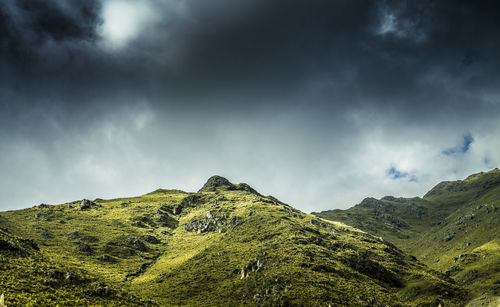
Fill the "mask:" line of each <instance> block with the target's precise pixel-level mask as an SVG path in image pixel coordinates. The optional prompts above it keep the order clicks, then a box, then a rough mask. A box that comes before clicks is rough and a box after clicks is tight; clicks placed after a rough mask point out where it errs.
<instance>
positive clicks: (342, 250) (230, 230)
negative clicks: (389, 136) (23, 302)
mask: <svg viewBox="0 0 500 307" xmlns="http://www.w3.org/2000/svg"><path fill="white" fill-rule="evenodd" d="M236 187H238V188H241V189H240V190H236V189H233V188H230V189H226V188H224V189H223V190H220V189H219V190H218V191H217V189H214V190H215V191H210V190H209V192H201V193H190V194H188V193H184V192H181V191H176V190H158V191H155V192H152V193H149V194H146V195H143V196H140V197H134V198H126V199H113V200H101V201H96V202H97V203H98V204H99V205H100V206H96V207H93V208H91V209H89V210H86V211H80V210H79V209H78V206H79V205H78V204H77V203H68V204H62V205H56V206H47V207H45V206H43V207H40V206H37V207H34V208H30V209H25V210H18V211H9V212H2V213H1V214H0V223H1V225H2V227H5V228H6V229H9V231H10V232H12V233H15V234H16V235H19V236H22V237H25V238H31V239H33V240H34V241H36V242H37V243H38V246H39V247H40V252H39V253H40V255H43V257H44V259H50V261H53V265H54V266H56V267H60V266H64V267H79V268H80V269H81V270H83V272H91V273H92V276H93V278H94V277H95V278H99V279H102V280H104V281H105V282H106V283H107V284H108V285H110V286H111V287H115V288H120V289H121V290H122V291H125V292H127V293H131V294H133V295H137V296H138V297H141V298H144V299H148V300H149V299H152V300H154V301H156V302H157V303H158V304H161V305H199V304H200V303H203V304H204V305H244V304H247V305H248V304H250V305H255V304H259V305H290V304H291V305H293V304H298V305H309V306H325V305H326V306H327V305H328V304H331V305H333V306H336V305H362V304H367V305H370V304H371V305H374V306H378V305H380V306H383V305H385V304H388V305H391V306H398V305H401V306H406V305H408V306H413V305H429V306H436V305H437V304H439V303H446V304H452V305H460V304H461V302H463V301H464V300H465V299H466V293H465V292H464V291H463V290H462V289H461V288H460V287H458V286H456V285H454V284H453V283H452V282H451V281H450V280H448V279H447V278H446V277H445V276H444V275H442V274H439V273H437V272H434V271H432V270H430V269H428V268H427V267H426V266H425V265H423V264H422V263H420V262H419V261H417V260H416V259H415V258H412V257H411V256H408V255H407V254H405V253H403V252H401V251H400V250H399V249H397V248H395V247H394V246H393V245H392V244H390V243H388V242H386V241H384V240H379V239H377V238H375V237H373V236H371V235H369V234H367V233H364V232H362V231H359V230H356V229H354V228H352V227H349V226H346V225H343V224H341V223H332V222H327V221H324V220H322V219H319V218H317V217H314V216H312V215H308V214H305V213H302V212H300V211H298V210H295V209H293V208H292V207H289V206H288V205H285V204H282V203H280V202H279V201H276V200H275V199H274V198H272V197H263V196H261V195H259V194H257V193H254V192H253V191H252V190H250V189H249V187H248V186H244V185H242V186H236ZM75 231H78V233H77V234H75V233H73V232H75ZM71 233H73V236H69V235H70V234H71ZM68 236H69V237H68ZM147 236H153V237H154V238H156V239H158V240H159V242H154V241H151V237H147ZM137 239H138V240H139V242H142V244H141V243H138V240H137ZM147 241H150V242H153V243H148V242H147ZM82 245H83V246H84V247H85V248H83V249H82ZM88 247H90V248H88ZM103 256H104V257H103ZM9 259H14V258H9ZM23 259H24V258H23ZM33 261H35V262H36V264H35V266H38V265H42V264H38V262H37V261H38V260H33ZM40 263H45V262H42V261H41V260H40ZM51 263H52V262H51ZM4 270H7V271H8V272H10V270H12V268H6V269H4ZM27 272H30V271H27ZM87 274H88V273H87ZM37 285H38V283H37ZM2 291H5V292H6V294H7V303H9V301H8V298H9V295H11V294H10V293H14V292H15V293H18V294H19V295H20V296H27V295H28V293H29V291H31V290H30V289H29V288H28V284H25V285H24V286H23V287H20V288H16V286H15V285H11V286H4V285H3V284H0V292H2ZM85 293H86V292H85ZM58 295H59V294H56V295H55V296H54V297H52V299H54V300H57V299H58ZM61 297H63V296H61ZM62 299H63V298H61V302H62ZM110 299H112V298H111V297H110Z"/></svg>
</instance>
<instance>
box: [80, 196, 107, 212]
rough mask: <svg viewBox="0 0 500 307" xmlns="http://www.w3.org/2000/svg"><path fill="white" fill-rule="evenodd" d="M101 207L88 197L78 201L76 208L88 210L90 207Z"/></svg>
mask: <svg viewBox="0 0 500 307" xmlns="http://www.w3.org/2000/svg"><path fill="white" fill-rule="evenodd" d="M98 207H101V205H99V204H96V203H94V202H93V201H90V200H88V199H84V200H82V201H81V202H80V207H79V208H78V210H80V211H84V210H90V209H92V208H98Z"/></svg>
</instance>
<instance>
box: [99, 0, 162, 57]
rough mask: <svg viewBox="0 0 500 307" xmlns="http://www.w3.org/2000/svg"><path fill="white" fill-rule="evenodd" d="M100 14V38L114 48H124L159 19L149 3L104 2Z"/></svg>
mask: <svg viewBox="0 0 500 307" xmlns="http://www.w3.org/2000/svg"><path fill="white" fill-rule="evenodd" d="M102 14H103V16H102V17H103V25H102V36H103V37H104V38H105V42H106V44H107V45H108V46H110V47H115V48H120V47H124V46H125V45H127V43H128V42H130V41H131V40H133V39H135V38H136V37H137V36H139V35H140V34H141V32H142V31H143V30H144V29H145V28H146V27H147V26H148V25H150V24H152V23H154V22H156V21H157V20H158V18H160V15H158V14H157V13H156V12H155V10H154V6H153V5H152V3H151V2H150V1H132V0H106V1H104V3H103V11H102Z"/></svg>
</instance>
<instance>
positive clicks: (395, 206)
mask: <svg viewBox="0 0 500 307" xmlns="http://www.w3.org/2000/svg"><path fill="white" fill-rule="evenodd" d="M313 214H315V215H316V216H319V217H322V218H325V219H329V220H333V221H340V222H343V223H346V224H348V225H352V226H354V227H357V228H359V229H362V230H364V231H367V232H370V233H372V234H374V235H377V236H381V237H383V238H384V239H387V240H389V241H391V242H393V243H394V244H395V245H396V246H398V247H399V248H401V249H402V250H404V251H406V252H408V253H410V254H412V255H415V256H416V257H417V258H418V259H420V260H421V261H422V262H424V263H425V264H427V265H428V266H429V267H430V268H432V269H435V270H438V271H441V272H444V273H445V274H446V275H448V276H450V277H452V278H453V279H454V280H455V281H456V282H457V284H459V285H462V286H464V287H466V288H467V289H469V290H470V291H471V293H472V295H473V296H474V297H476V300H474V301H473V302H471V305H474V304H478V305H481V304H483V305H487V304H491V305H492V306H496V305H497V304H499V305H500V171H499V170H498V169H494V170H492V171H490V172H486V173H478V174H474V175H471V176H469V177H467V178H466V179H464V180H458V181H445V182H441V183H439V184H438V185H436V186H435V187H434V188H433V189H431V190H430V191H429V192H428V193H427V194H426V195H425V196H424V197H423V198H418V197H415V198H395V197H391V196H386V197H383V198H382V199H380V200H378V199H374V198H366V199H364V200H363V201H362V202H361V203H360V204H358V205H356V206H354V207H352V208H350V209H347V210H331V211H324V212H320V213H313Z"/></svg>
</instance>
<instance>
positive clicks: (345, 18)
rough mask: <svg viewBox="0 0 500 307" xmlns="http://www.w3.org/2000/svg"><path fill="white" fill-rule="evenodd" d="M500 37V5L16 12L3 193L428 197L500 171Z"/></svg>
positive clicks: (4, 67) (288, 4)
mask: <svg viewBox="0 0 500 307" xmlns="http://www.w3.org/2000/svg"><path fill="white" fill-rule="evenodd" d="M498 33H500V6H499V5H498V4H497V2H496V1H451V0H449V1H396V0H394V1H347V0H346V1H329V0H318V1H301V0H290V1H278V0H271V1H270V0H242V1H231V0H214V1H178V0H168V1H161V0H144V1H133V0H85V1H84V0H80V1H79V0H73V1H63V0H50V1H42V0H11V1H2V3H1V4H0V128H1V129H0V145H1V146H0V154H1V155H0V158H1V159H0V166H1V167H2V169H3V171H4V173H7V174H9V177H10V178H11V179H8V178H7V177H5V178H0V183H2V185H3V186H5V187H7V188H5V189H8V190H12V191H17V192H16V193H18V194H16V195H18V196H16V197H18V198H16V197H12V201H16V202H17V203H16V205H17V204H20V200H19V199H23V201H28V199H32V198H28V197H30V195H31V194H29V193H26V191H24V190H22V189H19V188H16V187H19V186H21V185H23V186H26V185H24V183H25V182H24V181H26V182H28V183H29V185H33V186H34V187H36V188H37V189H38V190H40V191H51V186H52V185H51V184H45V183H43V182H52V183H55V185H57V183H61V182H64V183H65V184H66V187H67V188H68V189H70V190H71V191H80V190H78V189H83V190H85V191H94V192H93V193H97V192H95V191H98V192H105V191H109V190H111V189H110V188H109V189H108V187H109V186H110V185H112V183H114V186H115V188H116V189H115V190H116V193H115V194H113V195H115V196H120V195H122V194H123V191H124V189H125V190H126V191H129V190H130V191H132V190H133V191H139V190H140V191H143V192H147V191H148V189H149V187H150V186H151V185H154V184H158V185H160V186H163V187H165V186H166V184H170V185H167V187H180V188H182V187H183V186H185V187H188V188H190V189H193V190H194V189H196V188H197V187H198V185H199V184H201V183H202V182H199V181H195V182H193V181H192V180H193V179H192V178H198V179H197V180H200V181H202V180H203V179H204V177H205V176H206V177H208V176H210V175H212V174H213V173H218V174H223V175H224V174H226V173H228V174H229V176H233V177H234V178H241V180H242V181H251V182H250V183H252V184H257V185H258V184H261V185H262V186H261V187H264V188H266V187H268V186H269V187H268V189H269V190H268V191H269V192H272V193H274V191H275V190H276V191H277V193H281V194H280V195H279V196H283V195H284V196H285V197H286V196H287V195H291V196H290V198H289V199H285V200H287V201H297V202H299V203H300V204H301V205H303V206H304V208H305V207H306V206H307V205H308V204H305V203H304V202H306V201H311V202H314V203H317V204H320V206H323V207H325V206H326V205H327V204H325V203H324V200H322V199H326V197H324V196H325V195H324V193H326V192H325V191H330V190H332V189H333V190H335V191H336V194H338V195H339V196H338V197H339V198H338V199H337V200H338V201H339V202H340V201H342V202H343V203H341V204H338V205H343V206H345V205H347V204H348V202H350V201H352V200H353V199H357V198H358V197H360V195H361V194H360V189H361V188H366V189H367V191H366V192H363V193H367V194H363V195H365V196H370V195H372V194H373V195H375V194H377V193H383V192H386V191H387V190H388V187H389V186H390V187H393V185H394V184H399V185H398V187H399V188H401V190H402V191H405V192H408V193H420V192H424V191H423V190H421V189H417V188H416V185H415V181H416V178H418V181H419V184H421V186H422V187H424V188H428V187H430V185H431V184H432V183H434V181H437V180H440V179H441V177H438V175H437V174H438V173H440V174H441V175H442V174H453V176H457V168H458V167H459V166H461V167H462V173H464V174H465V172H467V171H471V170H477V169H480V167H485V165H486V166H488V167H490V166H496V164H495V163H500V162H499V161H500V158H499V157H498V154H497V152H499V151H498V150H496V149H497V147H498V146H500V144H498V141H495V138H494V137H493V136H494V135H495V133H496V131H498V129H500V128H499V127H498V124H497V119H498V116H499V113H500V110H499V108H500V93H499V87H498V84H500V57H499V56H498V50H499V49H500V36H499V35H498ZM467 131H471V134H470V135H471V136H472V135H474V143H473V146H471V144H470V143H469V144H468V145H465V144H466V143H464V146H456V145H454V144H459V143H460V142H461V140H459V139H460V138H461V137H462V136H463V135H464V133H465V132H467ZM464 142H465V141H464ZM455 148H456V150H458V151H460V150H462V151H463V153H462V152H461V153H460V154H457V155H454V156H453V157H448V156H447V155H446V154H445V155H443V154H442V153H443V152H446V151H447V150H450V149H455ZM464 149H465V150H464ZM478 156H480V157H481V159H480V160H481V161H480V162H477V161H476V158H477V157H478ZM484 157H488V158H487V159H486V158H484ZM447 158H453V159H452V160H446V159H447ZM440 159H441V160H440ZM27 161H28V162H27ZM435 161H438V162H439V163H438V162H435ZM26 163H29V165H30V167H29V169H30V170H33V171H34V172H35V173H36V174H37V175H31V177H30V178H28V177H29V176H30V175H29V173H32V172H30V171H28V170H27V168H28V167H26V166H25V165H26ZM464 165H465V166H464ZM23 167H24V168H26V169H23V170H21V171H20V169H22V168H23ZM450 170H451V171H450ZM183 172H184V175H182V173H183ZM458 173H460V172H458ZM462 173H460V174H462ZM130 174H136V175H135V176H134V177H133V178H131V176H130ZM166 174H168V175H166ZM166 176H170V177H169V178H174V179H178V180H179V182H180V183H178V182H177V181H175V180H173V179H172V180H173V181H171V182H170V181H169V182H163V181H162V180H165V177H166ZM442 176H445V175H442ZM450 176H451V175H450ZM147 177H151V179H149V180H150V181H147V182H142V181H140V180H139V179H135V178H147ZM202 177H203V178H202ZM262 177H266V178H267V181H265V182H264V183H263V181H262ZM247 178H249V179H247ZM412 178H415V180H412ZM385 179H389V182H390V183H389V184H388V185H384V182H385V181H384V180H385ZM447 179H449V178H447ZM144 180H145V179H144ZM252 180H253V182H252ZM349 182H352V183H353V184H354V183H356V184H357V185H358V186H359V187H360V188H356V187H354V186H353V185H352V184H351V185H349ZM78 184H80V185H81V186H80V187H79V186H78ZM412 184H413V185H412ZM2 185H0V186H2ZM120 185H122V186H121V188H119V186H120ZM132 187H135V189H132ZM257 187H259V186H257ZM155 188H156V186H155ZM16 189H17V190H16ZM115 190H113V191H115ZM290 190H293V191H302V192H300V193H299V192H296V193H295V192H290ZM264 192H265V191H264ZM13 193H14V192H13ZM54 193H55V192H54ZM57 193H62V192H60V191H57ZM57 193H56V194H50V193H49V192H47V194H50V195H57V199H64V197H68V195H76V194H75V193H76V192H75V193H70V192H68V194H64V193H63V194H57ZM294 193H295V194H294ZM349 193H350V194H349ZM19 195H25V196H19ZM78 195H80V194H78ZM312 195H314V196H312ZM342 195H347V196H342ZM95 196H99V195H95ZM22 197H25V198H22ZM54 197H56V196H54ZM36 199H39V198H38V196H37V198H36ZM40 200H41V201H46V202H50V201H51V199H50V198H43V197H41V198H40ZM30 201H31V200H30ZM1 205H2V204H0V206H1ZM312 209H316V208H312Z"/></svg>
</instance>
